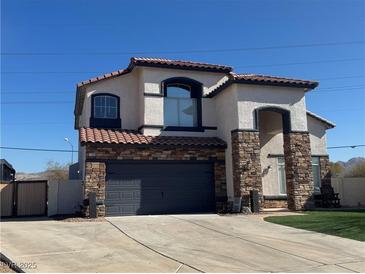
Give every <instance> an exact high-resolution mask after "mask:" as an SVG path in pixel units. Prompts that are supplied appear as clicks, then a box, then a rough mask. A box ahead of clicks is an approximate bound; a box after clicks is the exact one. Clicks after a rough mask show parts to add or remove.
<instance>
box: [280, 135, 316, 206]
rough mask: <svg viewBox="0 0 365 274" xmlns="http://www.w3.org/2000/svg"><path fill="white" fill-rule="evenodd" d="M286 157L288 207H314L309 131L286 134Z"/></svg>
mask: <svg viewBox="0 0 365 274" xmlns="http://www.w3.org/2000/svg"><path fill="white" fill-rule="evenodd" d="M284 158H285V173H286V186H287V197H288V208H289V209H291V210H303V209H308V208H312V207H314V200H313V192H314V185H313V175H312V164H311V149H310V139H309V133H308V132H290V133H285V134H284Z"/></svg>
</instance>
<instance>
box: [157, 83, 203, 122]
mask: <svg viewBox="0 0 365 274" xmlns="http://www.w3.org/2000/svg"><path fill="white" fill-rule="evenodd" d="M164 91H165V92H164V96H165V98H164V126H166V127H170V128H171V127H172V128H173V127H175V128H186V127H190V128H191V127H193V128H196V127H201V85H200V84H198V83H196V82H193V81H191V80H189V79H172V80H170V81H167V82H165V86H164Z"/></svg>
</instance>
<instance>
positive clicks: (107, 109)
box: [94, 95, 118, 119]
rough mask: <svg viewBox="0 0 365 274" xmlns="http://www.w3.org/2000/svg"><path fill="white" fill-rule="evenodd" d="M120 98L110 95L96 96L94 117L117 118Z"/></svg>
mask: <svg viewBox="0 0 365 274" xmlns="http://www.w3.org/2000/svg"><path fill="white" fill-rule="evenodd" d="M117 112H118V99H117V98H116V97H114V96H109V95H98V96H95V98H94V118H102V119H116V118H117V116H118V113H117Z"/></svg>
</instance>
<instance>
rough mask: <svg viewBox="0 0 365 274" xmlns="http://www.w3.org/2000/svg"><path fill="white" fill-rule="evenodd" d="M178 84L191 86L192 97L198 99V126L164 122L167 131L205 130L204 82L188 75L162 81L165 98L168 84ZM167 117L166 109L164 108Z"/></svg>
mask: <svg viewBox="0 0 365 274" xmlns="http://www.w3.org/2000/svg"><path fill="white" fill-rule="evenodd" d="M171 84H177V85H183V86H189V87H190V98H195V99H196V124H197V125H196V126H191V127H185V126H167V125H165V124H164V129H163V130H165V131H199V132H201V131H204V128H203V126H202V97H203V84H202V83H200V82H198V81H196V80H193V79H190V78H186V77H173V78H169V79H166V80H164V81H162V82H161V90H162V91H163V97H164V100H165V98H168V97H167V88H168V85H171ZM163 112H164V117H165V109H163Z"/></svg>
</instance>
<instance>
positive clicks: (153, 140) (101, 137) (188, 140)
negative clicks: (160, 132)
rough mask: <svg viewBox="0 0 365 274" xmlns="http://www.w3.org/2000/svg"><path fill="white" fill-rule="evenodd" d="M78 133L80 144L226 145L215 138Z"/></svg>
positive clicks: (100, 131)
mask: <svg viewBox="0 0 365 274" xmlns="http://www.w3.org/2000/svg"><path fill="white" fill-rule="evenodd" d="M79 133H80V142H81V143H107V144H125V145H156V146H196V147H226V143H225V142H224V141H223V140H221V139H219V138H216V137H181V136H146V135H143V134H141V133H138V132H137V131H126V130H119V129H97V128H80V129H79Z"/></svg>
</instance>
